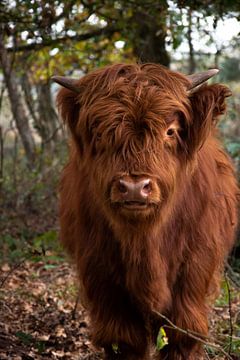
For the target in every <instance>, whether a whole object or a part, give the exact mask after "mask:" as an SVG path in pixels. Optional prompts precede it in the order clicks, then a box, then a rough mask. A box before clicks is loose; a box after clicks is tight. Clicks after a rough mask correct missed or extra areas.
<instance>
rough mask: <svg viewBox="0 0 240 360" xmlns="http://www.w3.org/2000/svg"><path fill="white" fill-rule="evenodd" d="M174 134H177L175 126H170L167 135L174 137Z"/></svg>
mask: <svg viewBox="0 0 240 360" xmlns="http://www.w3.org/2000/svg"><path fill="white" fill-rule="evenodd" d="M174 134H175V129H174V128H169V129H167V132H166V135H167V136H168V137H173V136H174Z"/></svg>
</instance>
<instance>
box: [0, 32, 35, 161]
mask: <svg viewBox="0 0 240 360" xmlns="http://www.w3.org/2000/svg"><path fill="white" fill-rule="evenodd" d="M11 60H12V59H11V57H10V56H9V55H8V54H7V51H6V48H5V46H4V36H3V29H2V28H1V27H0V63H1V66H2V70H3V75H4V81H5V83H6V87H7V89H8V94H9V99H10V104H11V110H12V113H13V117H14V120H15V121H16V126H17V129H18V132H19V134H20V137H21V140H22V143H23V147H24V150H25V153H26V157H27V160H28V163H29V165H30V166H32V165H33V164H34V160H35V142H34V138H33V135H32V132H31V129H30V126H29V120H28V117H27V114H26V111H25V108H24V105H23V102H22V98H21V94H20V91H19V88H18V84H17V80H16V79H17V76H16V73H15V71H14V69H13V68H12V63H11V62H12V61H11Z"/></svg>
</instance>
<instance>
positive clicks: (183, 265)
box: [53, 64, 238, 360]
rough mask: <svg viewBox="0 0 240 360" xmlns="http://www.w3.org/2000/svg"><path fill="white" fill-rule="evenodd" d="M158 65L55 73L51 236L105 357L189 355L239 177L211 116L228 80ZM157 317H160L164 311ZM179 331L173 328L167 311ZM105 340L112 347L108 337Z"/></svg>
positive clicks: (222, 254)
mask: <svg viewBox="0 0 240 360" xmlns="http://www.w3.org/2000/svg"><path fill="white" fill-rule="evenodd" d="M217 72H218V71H217V70H209V71H207V72H204V73H200V74H196V75H190V76H184V75H182V74H180V73H177V72H173V71H170V70H168V69H166V68H164V67H162V66H160V65H154V64H141V65H122V64H118V65H112V66H108V67H106V68H104V69H100V70H97V71H94V72H92V73H90V74H88V75H86V76H84V77H83V78H81V79H80V80H73V79H69V78H63V77H54V79H53V80H54V81H56V82H57V83H59V84H61V85H62V86H63V87H64V88H62V89H61V90H60V92H59V94H58V97H57V102H58V107H59V111H60V114H61V116H62V118H63V119H64V120H65V122H66V123H67V125H68V127H69V129H70V132H71V138H72V141H71V151H70V160H69V162H68V165H67V166H66V168H65V169H64V172H63V177H62V180H61V190H60V195H61V199H60V221H61V241H62V243H63V245H64V246H65V248H66V249H67V251H68V253H69V254H70V255H71V257H72V258H73V259H74V262H75V263H76V266H77V271H78V276H79V280H80V287H81V295H82V298H83V299H84V303H85V306H86V308H87V310H88V312H89V314H90V319H91V332H92V335H91V336H92V341H93V343H94V344H95V345H96V346H98V347H102V348H104V351H105V359H111V360H112V359H123V360H130V359H131V360H140V359H141V360H143V359H144V360H147V359H150V356H151V355H150V354H151V353H152V348H153V346H154V344H155V341H156V337H157V334H158V331H159V328H160V327H162V326H164V328H165V331H166V334H167V337H168V345H166V346H165V347H163V349H162V350H160V351H156V353H155V355H154V358H155V359H169V360H181V359H182V360H183V359H185V360H197V359H200V358H202V355H203V350H202V346H201V344H200V342H199V341H198V340H197V339H194V338H193V337H191V336H190V335H191V332H192V333H194V334H198V335H197V336H198V337H201V336H203V337H204V336H206V335H207V333H208V321H207V314H208V304H209V301H210V300H211V299H214V297H215V296H216V294H217V291H218V285H219V278H220V276H221V272H222V270H223V266H224V261H225V259H226V257H227V255H228V254H229V252H230V250H231V248H232V245H233V241H234V232H235V228H236V222H237V210H236V208H237V200H236V199H237V192H238V189H237V185H236V180H235V176H234V171H233V168H232V165H231V162H230V160H229V158H228V156H227V154H226V153H225V152H224V150H223V148H222V146H221V144H220V142H219V140H218V131H217V129H216V124H217V122H218V119H219V115H221V114H223V113H224V111H225V108H226V105H225V98H226V97H228V96H230V95H231V93H230V90H229V89H228V88H227V87H226V86H224V85H220V84H213V85H207V84H206V81H207V80H208V79H209V78H210V77H212V76H213V75H215V74H216V73H217ZM162 315H164V317H165V318H164V317H162ZM166 319H169V320H170V321H171V322H172V323H174V324H175V325H176V326H177V327H178V328H180V329H184V330H187V331H188V332H189V334H190V335H189V336H188V335H186V334H184V333H183V332H181V331H178V330H176V329H173V328H171V326H169V323H168V320H166ZM113 345H114V346H113Z"/></svg>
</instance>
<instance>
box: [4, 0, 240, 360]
mask: <svg viewBox="0 0 240 360" xmlns="http://www.w3.org/2000/svg"><path fill="white" fill-rule="evenodd" d="M239 35H240V1H236V0H217V1H211V0H197V1H188V0H179V1H177V0H172V1H170V0H169V1H166V0H145V1H143V0H139V1H137V0H126V1H125V0H119V1H113V0H103V1H98V0H81V1H76V0H74V1H72V0H64V1H60V0H53V1H50V0H25V1H21V0H3V1H1V3H0V274H1V279H0V313H1V316H2V317H1V319H0V358H1V359H2V358H3V359H12V358H15V357H16V358H17V356H19V358H20V359H37V358H39V359H42V358H44V359H45V358H51V359H58V358H66V359H75V358H76V359H77V358H79V357H78V354H79V352H80V353H81V354H82V355H81V357H80V358H84V356H93V355H91V354H92V349H91V345H90V343H89V341H88V327H87V320H86V318H85V313H84V311H83V310H82V309H81V308H80V309H79V311H78V313H76V311H75V307H76V305H77V303H76V298H77V293H78V291H77V287H76V285H75V281H74V275H73V274H72V273H71V270H70V268H69V266H68V265H67V263H66V259H65V257H64V254H63V252H62V249H61V248H60V246H59V245H58V233H59V225H58V181H59V177H60V172H61V169H62V168H63V166H64V164H65V163H66V161H67V147H68V134H67V131H66V129H65V128H64V126H63V124H62V122H61V121H60V120H59V118H58V115H57V112H56V107H55V96H56V92H57V89H58V86H57V85H56V84H52V82H51V77H52V76H53V75H67V76H73V77H80V76H83V75H84V74H86V73H88V72H89V71H91V70H93V69H96V68H98V67H101V66H104V65H107V64H112V63H115V62H125V63H126V62H127V63H128V62H129V63H131V62H136V61H137V62H156V63H161V64H163V65H165V66H167V67H170V68H171V69H173V70H179V71H181V72H183V73H185V74H191V73H194V72H197V71H202V70H205V69H209V68H219V69H220V72H219V75H218V76H217V77H215V78H214V80H213V81H214V82H223V83H225V84H227V85H228V86H229V87H230V88H231V90H232V92H233V96H232V97H231V98H229V99H228V112H227V114H226V115H225V116H223V118H222V119H221V122H220V124H219V127H220V129H221V133H222V137H223V139H224V144H225V147H226V149H227V151H228V152H229V154H230V155H231V157H232V159H233V162H234V164H235V167H236V170H237V173H238V177H239V176H240V61H239V59H240V37H239ZM237 237H238V241H237V244H236V247H235V248H234V250H233V253H232V256H231V258H230V259H229V265H228V267H227V271H226V274H225V278H224V279H223V286H222V292H221V296H220V297H219V299H218V301H217V303H216V306H215V310H214V311H215V312H214V315H213V317H212V320H211V324H212V328H211V329H212V330H211V331H212V336H213V337H214V344H215V345H216V343H217V344H218V345H219V344H220V345H219V346H220V347H221V349H223V350H224V351H227V353H228V354H229V356H230V357H231V358H232V359H239V358H240V326H239V322H240V315H239V314H240V309H239V300H240V296H239V286H240V285H239V284H240V275H239V273H240V245H239V241H240V240H239V239H240V236H239V232H238V236H237ZM79 307H80V305H78V308H79ZM43 308H45V310H43ZM46 308H47V309H48V310H47V312H46ZM50 313H51V316H50V315H49V314H50ZM41 318H42V319H45V320H44V321H42V322H41V321H40V320H41ZM79 321H80V323H81V324H82V326H80V328H79V326H78V324H79ZM59 324H60V325H59ZM52 328H53V329H54V330H53V331H52V330H51V331H50V329H52ZM79 329H80V330H79ZM66 339H68V340H66ZM66 343H67V345H66ZM69 349H70V350H69ZM1 351H2V352H1ZM46 354H47V355H46ZM74 354H76V357H74V356H75V355H74ZM206 354H207V356H209V358H216V359H220V358H221V356H226V355H225V354H224V352H221V350H219V348H218V347H215V348H214V346H213V347H211V346H209V345H206ZM99 356H101V355H99ZM93 358H94V357H93Z"/></svg>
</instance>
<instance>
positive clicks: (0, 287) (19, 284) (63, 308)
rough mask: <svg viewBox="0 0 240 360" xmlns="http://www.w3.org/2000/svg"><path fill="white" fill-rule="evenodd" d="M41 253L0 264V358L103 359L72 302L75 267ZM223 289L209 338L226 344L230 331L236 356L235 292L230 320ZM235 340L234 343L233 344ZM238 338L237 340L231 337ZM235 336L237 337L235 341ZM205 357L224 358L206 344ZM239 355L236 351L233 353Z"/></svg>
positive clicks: (75, 293)
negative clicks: (33, 258) (40, 257)
mask: <svg viewBox="0 0 240 360" xmlns="http://www.w3.org/2000/svg"><path fill="white" fill-rule="evenodd" d="M53 259H54V257H53V256H51V254H49V253H48V254H46V259H45V260H43V261H35V262H34V261H23V262H19V263H18V264H17V265H16V264H15V265H12V266H10V265H9V264H8V263H4V264H2V265H1V267H0V271H1V277H0V359H1V360H5V359H9V360H12V359H14V360H40V359H42V360H44V359H62V360H77V359H78V360H79V359H88V360H89V359H91V360H95V359H102V354H101V352H99V351H97V350H96V349H95V348H94V347H93V346H92V345H91V341H90V338H89V327H88V317H87V314H86V312H85V310H84V309H83V308H82V307H81V305H80V304H78V305H77V306H76V304H77V301H76V299H77V297H78V291H77V286H76V278H75V275H74V270H73V269H72V268H71V266H70V265H69V264H68V263H67V262H66V261H65V260H62V261H59V260H53ZM226 291H227V293H228V295H229V292H228V290H226V289H225V290H224V286H223V289H222V294H221V296H220V297H219V299H218V300H217V302H216V304H215V307H214V309H213V311H212V313H211V317H210V328H211V331H210V334H211V340H210V341H211V342H213V340H212V339H213V338H214V343H215V344H217V343H219V342H224V343H225V346H226V347H225V348H224V345H223V347H222V348H224V349H225V351H226V352H228V348H227V341H226V339H229V334H230V333H231V331H233V333H234V336H233V344H232V356H231V357H229V359H234V360H236V359H240V348H239V353H238V349H237V346H239V345H240V341H239V335H240V334H239V327H238V326H237V322H238V321H239V320H240V319H239V311H240V309H239V304H240V294H239V292H237V291H236V290H234V289H231V313H232V314H231V320H232V325H230V324H229V301H227V300H226V295H227V294H226ZM234 339H235V343H234ZM236 339H237V340H236ZM236 341H237V342H236ZM207 348H208V352H206V359H218V360H220V359H227V358H228V357H226V356H224V355H221V352H220V353H219V352H216V349H214V348H211V347H209V346H207ZM238 354H239V355H238Z"/></svg>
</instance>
